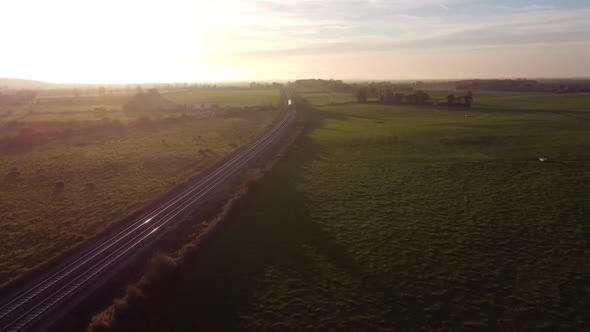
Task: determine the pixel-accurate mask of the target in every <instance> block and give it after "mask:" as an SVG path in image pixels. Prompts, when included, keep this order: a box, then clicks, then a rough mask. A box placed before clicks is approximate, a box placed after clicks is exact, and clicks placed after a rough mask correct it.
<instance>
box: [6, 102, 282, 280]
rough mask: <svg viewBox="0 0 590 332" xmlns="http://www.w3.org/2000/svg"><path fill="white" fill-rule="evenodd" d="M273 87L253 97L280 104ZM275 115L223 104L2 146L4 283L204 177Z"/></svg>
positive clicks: (262, 110)
mask: <svg viewBox="0 0 590 332" xmlns="http://www.w3.org/2000/svg"><path fill="white" fill-rule="evenodd" d="M273 92H274V94H271V93H269V94H268V98H269V100H265V101H264V102H263V101H262V99H259V98H261V97H260V96H259V95H256V97H254V98H252V99H250V100H258V102H259V103H261V104H273V103H274V104H276V103H277V102H278V99H279V93H278V91H273ZM227 97H228V100H230V103H232V104H233V103H237V102H238V101H237V100H247V99H248V98H249V97H248V91H246V90H244V91H241V96H240V97H239V98H236V97H234V96H233V95H232V93H231V92H230V93H229V94H228V95H227ZM218 98H221V96H218ZM240 98H241V99H240ZM253 103H255V102H254V101H249V104H248V105H252V104H253ZM275 116H276V112H275V111H271V110H268V109H267V108H260V109H247V110H240V111H232V112H225V111H223V110H220V111H219V112H217V113H216V115H212V116H210V117H208V118H191V117H187V118H186V120H183V121H182V122H180V121H176V122H174V123H169V124H165V125H158V126H156V127H154V128H153V129H142V130H139V129H133V128H128V129H126V131H125V132H124V133H123V134H117V135H106V136H105V135H100V136H92V135H89V136H84V135H82V136H81V137H76V138H71V139H67V138H66V139H58V140H53V141H49V142H47V143H44V144H41V145H38V146H35V147H32V148H29V149H26V150H23V151H13V152H10V151H0V170H2V172H3V173H2V178H0V230H1V232H0V284H2V283H3V282H5V281H7V280H8V279H10V278H12V277H15V276H18V275H20V274H21V273H23V272H24V271H26V270H27V269H29V268H31V267H33V266H35V265H37V264H39V263H42V262H43V261H45V260H46V259H48V258H51V257H53V256H55V255H56V254H58V253H59V252H61V251H63V250H65V249H67V248H70V247H72V246H73V245H75V244H77V243H79V242H80V241H83V240H84V239H86V238H88V237H90V236H92V235H94V234H96V233H97V232H100V231H101V230H102V229H104V228H105V227H106V226H108V225H110V224H111V223H112V222H114V221H117V220H119V219H121V218H123V217H125V216H126V215H127V214H129V213H130V212H131V211H132V210H134V209H136V208H138V207H140V206H141V204H142V203H143V202H145V201H147V200H149V199H151V198H154V197H155V196H157V195H158V194H160V193H163V192H165V191H167V190H169V189H171V188H172V187H173V186H174V185H175V184H178V183H181V182H183V181H185V180H187V179H188V178H189V177H191V176H192V175H196V174H197V173H198V171H199V170H202V169H203V168H205V167H206V166H208V165H210V164H211V163H213V162H214V161H216V160H218V159H219V158H221V157H223V156H225V155H227V154H229V153H230V152H231V151H233V150H235V149H236V148H237V147H239V146H241V145H243V144H245V143H247V142H249V141H250V140H252V139H253V138H254V137H255V136H256V135H258V134H259V133H260V132H262V131H263V130H264V129H265V128H266V127H267V126H268V125H269V124H270V122H271V121H272V119H273V118H274V117H275ZM62 120H63V119H62ZM155 123H156V124H157V123H158V122H155ZM13 171H16V172H17V173H19V174H18V175H16V176H12V175H10V173H12V172H13ZM57 182H64V189H63V191H60V190H56V183H57ZM88 183H92V185H93V186H94V188H93V189H91V190H89V189H88V188H87V187H86V185H87V184H88ZM92 185H90V186H92Z"/></svg>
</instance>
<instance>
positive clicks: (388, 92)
mask: <svg viewBox="0 0 590 332" xmlns="http://www.w3.org/2000/svg"><path fill="white" fill-rule="evenodd" d="M393 96H394V95H393V91H392V90H391V89H386V90H385V95H384V96H383V97H384V98H383V99H385V102H386V103H393Z"/></svg>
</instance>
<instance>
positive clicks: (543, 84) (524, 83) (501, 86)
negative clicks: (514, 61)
mask: <svg viewBox="0 0 590 332" xmlns="http://www.w3.org/2000/svg"><path fill="white" fill-rule="evenodd" d="M455 87H456V88H457V89H466V90H479V89H481V90H492V91H517V92H520V91H522V92H527V91H528V92H556V93H574V92H590V80H548V81H536V80H527V79H516V80H509V79H506V80H462V81H457V82H455Z"/></svg>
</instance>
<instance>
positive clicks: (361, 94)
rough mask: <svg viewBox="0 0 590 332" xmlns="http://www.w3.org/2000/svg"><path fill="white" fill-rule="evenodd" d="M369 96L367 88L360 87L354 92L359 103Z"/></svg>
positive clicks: (364, 101) (365, 100)
mask: <svg viewBox="0 0 590 332" xmlns="http://www.w3.org/2000/svg"><path fill="white" fill-rule="evenodd" d="M368 98H369V91H368V90H367V88H360V89H358V90H357V92H356V100H357V101H358V102H359V103H366V102H367V99H368Z"/></svg>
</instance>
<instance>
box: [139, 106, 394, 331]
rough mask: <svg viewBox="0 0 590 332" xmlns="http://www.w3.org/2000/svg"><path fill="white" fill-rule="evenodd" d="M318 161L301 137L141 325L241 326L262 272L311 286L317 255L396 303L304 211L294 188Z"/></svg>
mask: <svg viewBox="0 0 590 332" xmlns="http://www.w3.org/2000/svg"><path fill="white" fill-rule="evenodd" d="M324 116H325V113H324V112H319V111H314V112H313V118H312V119H311V120H310V124H309V126H308V130H311V131H313V130H314V129H316V128H317V127H320V126H322V122H323V120H324V119H325V117H324ZM317 159H322V154H321V151H320V147H319V146H318V145H317V143H316V142H314V141H313V139H311V138H310V137H309V136H307V135H305V136H303V137H302V138H301V140H300V141H299V143H298V144H297V146H296V147H295V148H294V150H293V151H292V152H291V153H290V154H289V155H288V156H287V157H286V159H284V160H283V161H282V162H281V163H279V164H278V165H277V166H276V167H275V169H274V170H273V171H272V173H271V174H270V175H269V176H268V177H267V178H265V179H264V180H263V181H262V182H261V184H260V185H259V186H258V188H256V189H255V191H254V192H253V195H251V196H250V197H248V198H247V199H246V200H245V201H244V202H243V203H242V204H241V206H240V207H239V210H238V213H237V215H238V216H239V218H232V219H233V220H230V221H229V222H228V224H226V225H225V226H224V228H223V229H222V230H221V231H220V232H219V233H218V234H217V235H216V237H215V239H214V240H213V241H211V242H210V243H209V244H208V245H207V246H205V247H203V248H202V250H200V251H199V253H198V254H197V255H196V256H194V257H193V258H191V259H189V260H187V261H186V265H185V266H183V267H182V268H181V269H180V271H178V272H179V273H178V274H177V275H176V277H175V278H174V279H175V280H173V284H171V285H166V286H165V288H166V287H169V288H168V289H166V291H164V292H159V293H160V294H163V296H159V297H158V298H152V299H151V300H150V301H152V304H151V305H147V306H145V308H147V310H148V312H144V313H143V314H142V316H144V317H146V319H145V320H144V321H143V324H145V326H144V327H143V328H141V330H154V331H155V330H161V329H163V328H166V329H167V330H179V331H186V330H235V329H238V328H245V327H244V326H241V324H242V323H243V321H241V318H243V317H242V316H243V315H244V312H245V311H248V310H249V309H253V306H255V305H256V303H255V302H256V294H255V292H256V291H257V290H258V289H259V286H260V282H261V276H263V275H265V273H268V271H269V270H273V269H276V270H279V271H283V272H284V271H287V273H288V274H292V275H296V276H297V278H299V279H303V280H304V281H305V282H306V283H313V282H314V281H313V280H314V277H317V276H315V275H314V274H313V272H311V269H310V267H312V266H314V265H315V264H317V260H316V257H317V256H320V257H323V258H324V259H327V260H328V261H329V262H330V264H334V265H336V266H337V268H338V269H339V270H341V271H344V272H345V273H347V274H348V275H350V276H351V277H353V278H354V279H355V280H357V281H358V282H359V283H361V287H362V289H363V290H368V291H369V292H371V293H376V294H382V295H381V296H383V297H384V298H386V299H389V300H391V301H394V299H395V298H397V295H396V294H394V293H393V292H392V291H391V290H389V289H387V288H386V287H384V286H382V285H381V284H380V282H379V281H378V280H377V278H375V277H374V276H371V275H368V274H366V273H365V272H363V271H362V269H361V268H360V267H359V266H358V264H357V262H355V260H354V259H352V258H351V256H349V254H348V248H347V247H346V246H343V245H342V244H340V243H339V242H338V241H337V240H335V239H334V238H333V237H331V236H330V234H328V233H327V232H326V231H324V230H323V229H322V227H321V225H319V224H317V223H315V222H314V220H313V219H312V217H311V216H310V215H309V212H308V209H307V208H306V207H307V206H308V204H309V202H308V198H307V197H306V196H305V194H303V193H302V192H300V191H299V190H298V188H297V186H298V185H299V184H300V183H301V182H302V181H304V178H303V176H304V175H303V171H304V170H305V169H306V167H307V166H308V165H309V163H311V162H313V161H314V160H317ZM310 252H313V253H314V254H313V255H312V254H310ZM316 280H317V279H316ZM275 286H276V285H275ZM394 302H395V301H394ZM359 305H361V304H359ZM392 305H393V304H392ZM277 311H278V310H277ZM269 314H270V315H275V318H276V319H277V320H278V321H281V318H277V317H276V315H280V314H284V312H273V313H269ZM282 318H285V317H282ZM343 318H345V317H343ZM285 319H286V318H285ZM270 321H271V322H272V321H274V319H272V318H271V319H270ZM135 328H138V326H137V325H136V326H135ZM249 328H251V327H249Z"/></svg>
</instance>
